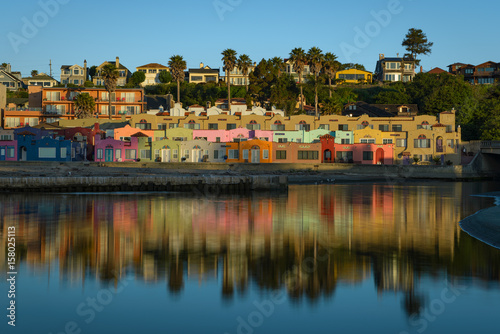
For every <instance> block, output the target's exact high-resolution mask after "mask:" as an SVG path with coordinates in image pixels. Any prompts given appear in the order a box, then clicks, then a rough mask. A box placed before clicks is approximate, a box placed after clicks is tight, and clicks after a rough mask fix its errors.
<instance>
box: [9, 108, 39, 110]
mask: <svg viewBox="0 0 500 334" xmlns="http://www.w3.org/2000/svg"><path fill="white" fill-rule="evenodd" d="M42 110H43V109H42V108H6V109H5V111H42Z"/></svg>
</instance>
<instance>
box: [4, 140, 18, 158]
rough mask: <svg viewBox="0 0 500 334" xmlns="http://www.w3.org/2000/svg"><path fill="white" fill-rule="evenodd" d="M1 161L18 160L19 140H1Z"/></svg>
mask: <svg viewBox="0 0 500 334" xmlns="http://www.w3.org/2000/svg"><path fill="white" fill-rule="evenodd" d="M0 161H17V140H0Z"/></svg>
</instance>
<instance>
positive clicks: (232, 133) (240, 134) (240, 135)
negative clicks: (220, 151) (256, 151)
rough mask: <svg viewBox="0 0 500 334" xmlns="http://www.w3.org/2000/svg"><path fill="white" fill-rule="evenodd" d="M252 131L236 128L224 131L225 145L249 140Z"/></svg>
mask: <svg viewBox="0 0 500 334" xmlns="http://www.w3.org/2000/svg"><path fill="white" fill-rule="evenodd" d="M252 133H253V130H248V129H247V128H236V129H232V130H226V141H225V142H226V143H229V142H232V141H235V139H236V141H242V139H246V140H249V139H251V138H253V137H252Z"/></svg>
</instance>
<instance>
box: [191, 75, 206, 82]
mask: <svg viewBox="0 0 500 334" xmlns="http://www.w3.org/2000/svg"><path fill="white" fill-rule="evenodd" d="M202 80H203V77H202V76H200V75H192V76H191V81H202Z"/></svg>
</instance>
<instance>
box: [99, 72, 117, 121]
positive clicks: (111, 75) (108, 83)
mask: <svg viewBox="0 0 500 334" xmlns="http://www.w3.org/2000/svg"><path fill="white" fill-rule="evenodd" d="M101 76H102V78H103V79H104V88H106V90H107V91H108V101H109V104H108V114H109V119H113V115H112V112H111V94H112V93H114V92H115V91H116V83H117V82H118V77H119V73H118V71H117V70H116V67H115V65H113V64H106V65H104V66H103V67H102V69H101Z"/></svg>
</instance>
